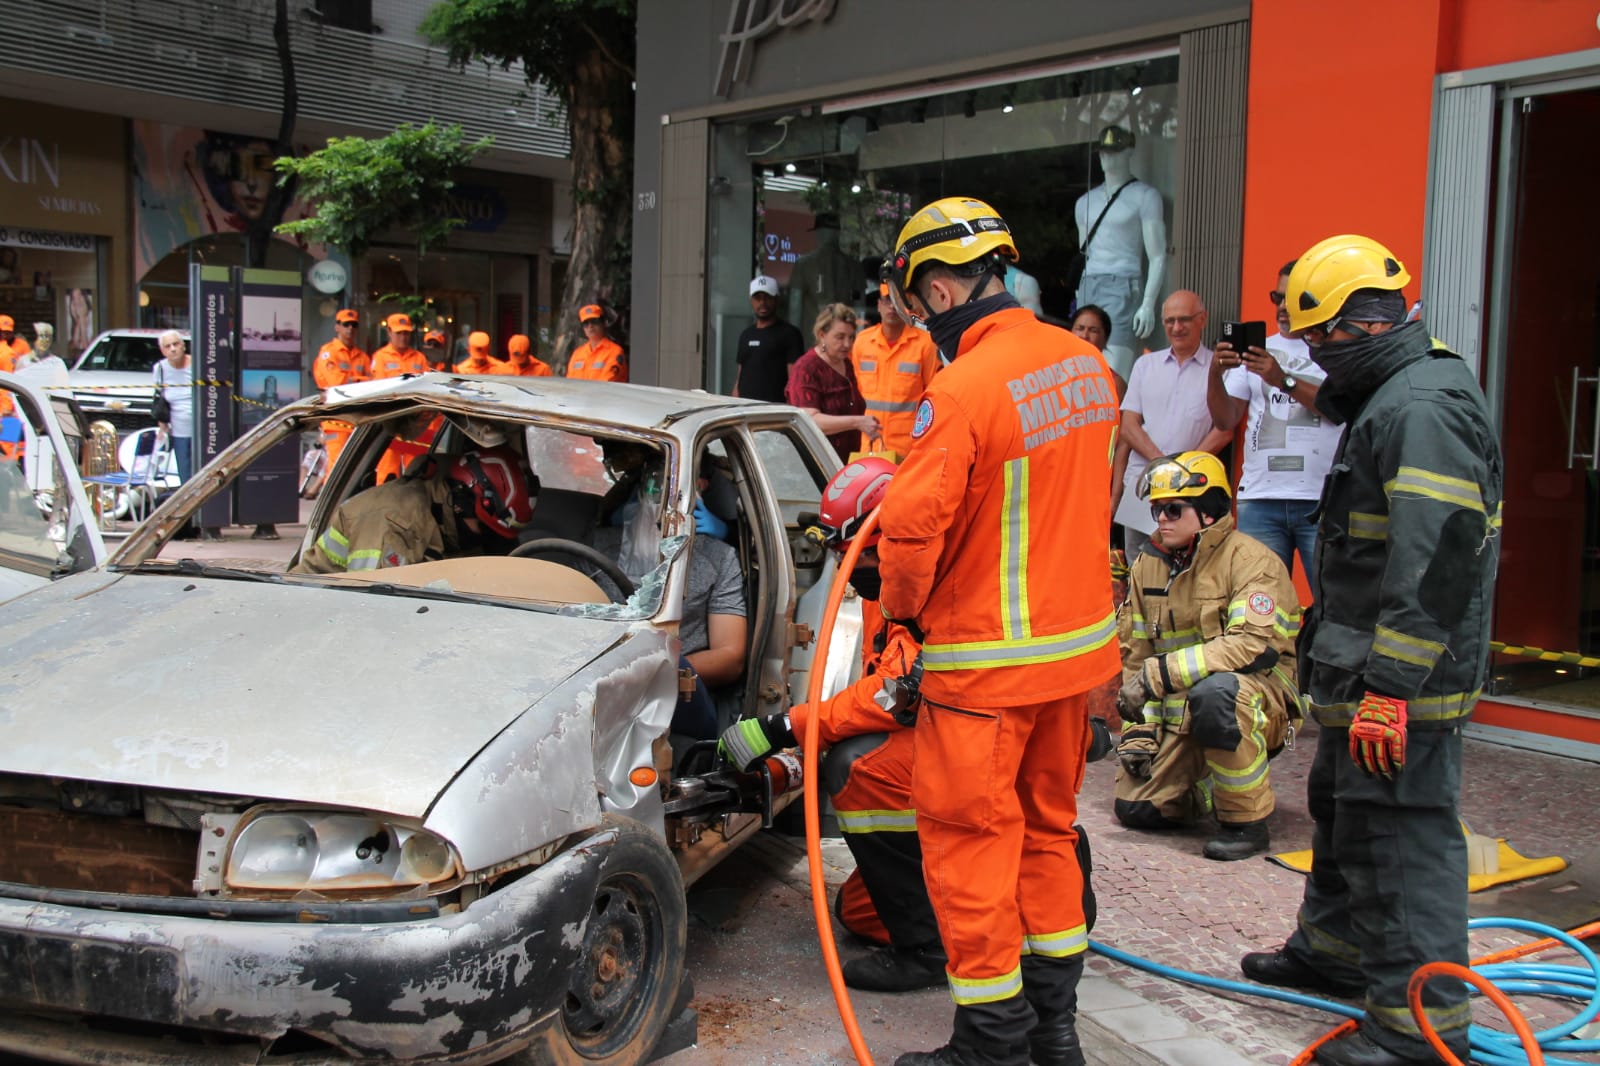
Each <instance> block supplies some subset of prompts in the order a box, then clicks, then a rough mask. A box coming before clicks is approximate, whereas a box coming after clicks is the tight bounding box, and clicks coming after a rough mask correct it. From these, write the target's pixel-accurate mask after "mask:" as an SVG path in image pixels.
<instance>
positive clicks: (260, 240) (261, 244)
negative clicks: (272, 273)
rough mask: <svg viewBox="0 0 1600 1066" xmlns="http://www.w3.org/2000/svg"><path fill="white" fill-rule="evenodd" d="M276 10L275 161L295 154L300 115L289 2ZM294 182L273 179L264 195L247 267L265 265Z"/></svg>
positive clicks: (284, 1)
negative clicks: (279, 99) (279, 101)
mask: <svg viewBox="0 0 1600 1066" xmlns="http://www.w3.org/2000/svg"><path fill="white" fill-rule="evenodd" d="M276 7H277V10H276V12H275V13H274V15H273V18H272V40H273V43H274V44H275V45H276V46H277V52H278V68H279V70H281V71H282V73H283V108H282V110H281V111H280V112H279V114H278V136H277V139H276V140H275V141H273V142H272V154H273V157H274V158H277V157H280V156H286V155H294V126H295V121H296V119H297V118H298V117H299V112H300V89H299V85H298V83H297V82H296V81H295V76H294V52H293V51H292V50H291V49H290V47H289V0H277V4H276ZM294 187H295V179H294V178H293V177H290V178H289V179H288V180H287V181H284V182H281V183H280V182H278V181H277V180H276V179H274V181H273V183H272V188H271V189H270V190H269V191H268V193H267V202H266V204H265V206H264V207H263V208H262V211H261V217H260V218H258V219H256V220H255V222H254V223H252V224H251V226H250V233H249V238H250V239H249V244H250V265H251V266H253V267H264V266H266V265H267V249H268V248H269V247H271V245H270V244H269V243H268V242H270V241H271V240H272V233H273V230H274V229H275V228H276V227H277V225H278V223H280V222H282V221H283V215H284V212H285V211H287V210H289V205H290V204H291V203H293V202H294Z"/></svg>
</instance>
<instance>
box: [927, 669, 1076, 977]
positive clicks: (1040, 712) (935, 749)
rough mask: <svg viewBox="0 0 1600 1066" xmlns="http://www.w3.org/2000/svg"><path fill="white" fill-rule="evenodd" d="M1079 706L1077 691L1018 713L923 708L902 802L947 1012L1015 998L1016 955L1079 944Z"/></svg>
mask: <svg viewBox="0 0 1600 1066" xmlns="http://www.w3.org/2000/svg"><path fill="white" fill-rule="evenodd" d="M1088 704H1089V696H1088V693H1080V694H1077V695H1074V696H1067V697H1064V698H1061V699H1055V700H1049V701H1045V702H1042V703H1037V704H1029V705H1025V706H1020V707H999V708H976V709H967V708H956V707H950V706H948V705H942V704H941V705H936V704H933V703H931V702H930V701H928V700H924V701H923V706H922V712H921V715H920V717H919V718H918V721H917V726H916V728H915V729H914V730H913V731H912V732H913V734H914V736H915V738H916V750H915V754H914V758H915V764H914V769H915V773H914V776H913V779H912V785H911V795H912V800H913V803H914V805H915V807H916V811H917V831H918V833H919V835H920V836H921V838H922V854H923V873H924V876H925V877H926V879H927V883H928V892H929V895H930V896H931V897H932V899H933V909H934V912H935V914H936V915H937V916H938V919H939V933H940V937H941V939H942V940H943V941H944V947H945V951H946V953H947V954H948V955H949V956H950V964H949V975H950V991H951V997H952V998H953V999H954V1000H955V1001H956V1003H957V1005H960V1006H970V1005H974V1004H978V1003H990V1002H994V1001H996V1000H1001V999H1007V998H1009V997H1011V996H1015V995H1017V994H1019V993H1020V992H1021V991H1022V971H1021V955H1022V953H1023V952H1024V951H1027V952H1028V953H1031V954H1035V955H1046V956H1050V957H1054V958H1066V957H1069V956H1072V955H1077V954H1080V953H1082V952H1083V951H1084V950H1085V949H1086V948H1087V947H1088V932H1087V930H1086V929H1085V927H1084V914H1083V871H1082V869H1080V868H1079V866H1078V859H1077V855H1076V852H1075V848H1076V846H1077V842H1078V835H1077V833H1076V832H1075V831H1074V830H1073V822H1074V821H1075V820H1076V819H1077V813H1078V789H1079V788H1080V787H1081V786H1082V785H1083V771H1084V756H1085V755H1086V753H1087V752H1088V746H1089V718H1088Z"/></svg>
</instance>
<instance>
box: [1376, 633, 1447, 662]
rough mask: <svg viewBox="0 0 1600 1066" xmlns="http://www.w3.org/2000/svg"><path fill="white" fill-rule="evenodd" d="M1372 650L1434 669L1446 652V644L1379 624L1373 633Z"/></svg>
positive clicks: (1378, 653) (1377, 653)
mask: <svg viewBox="0 0 1600 1066" xmlns="http://www.w3.org/2000/svg"><path fill="white" fill-rule="evenodd" d="M1372 651H1373V654H1375V655H1385V656H1388V657H1389V658H1391V659H1398V660H1400V661H1401V662H1403V663H1410V664H1411V665H1413V666H1420V667H1423V668H1424V669H1427V670H1432V669H1433V667H1434V665H1435V664H1436V663H1438V661H1439V656H1441V655H1443V654H1444V645H1443V644H1441V643H1439V642H1438V641H1436V640H1423V639H1422V638H1421V637H1413V636H1408V635H1407V634H1405V633H1401V632H1399V631H1397V630H1393V629H1390V628H1389V627H1388V626H1379V627H1378V628H1377V630H1376V631H1374V633H1373V634H1372Z"/></svg>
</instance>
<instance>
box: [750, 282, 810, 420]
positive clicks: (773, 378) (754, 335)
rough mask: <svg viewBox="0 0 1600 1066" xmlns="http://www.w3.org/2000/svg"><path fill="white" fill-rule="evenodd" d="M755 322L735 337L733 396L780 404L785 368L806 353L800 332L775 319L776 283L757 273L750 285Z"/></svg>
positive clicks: (787, 377) (787, 369) (785, 375)
mask: <svg viewBox="0 0 1600 1066" xmlns="http://www.w3.org/2000/svg"><path fill="white" fill-rule="evenodd" d="M750 307H751V309H752V310H753V311H755V315H756V320H755V322H754V323H753V324H751V325H749V326H746V327H745V328H744V332H743V333H740V334H739V376H738V378H737V379H736V380H735V381H734V385H733V394H734V395H735V396H742V397H744V398H745V399H747V400H766V401H767V402H768V403H783V402H784V400H783V390H784V386H786V385H787V384H788V383H789V368H790V367H792V366H793V365H794V361H795V360H796V359H798V358H800V353H802V352H804V351H805V350H806V342H805V339H804V338H803V337H801V335H800V331H799V330H798V329H796V328H794V327H793V326H791V325H790V324H789V323H787V322H785V321H783V320H782V319H780V318H779V317H778V282H777V279H775V278H771V277H768V276H767V275H765V274H757V275H756V278H755V280H754V281H752V282H751V283H750Z"/></svg>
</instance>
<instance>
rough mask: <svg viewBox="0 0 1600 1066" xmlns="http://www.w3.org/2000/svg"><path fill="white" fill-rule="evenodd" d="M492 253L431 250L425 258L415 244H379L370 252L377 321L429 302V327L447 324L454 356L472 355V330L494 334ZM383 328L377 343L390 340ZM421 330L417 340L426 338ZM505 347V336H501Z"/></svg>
mask: <svg viewBox="0 0 1600 1066" xmlns="http://www.w3.org/2000/svg"><path fill="white" fill-rule="evenodd" d="M494 291H495V289H494V270H493V264H492V257H491V256H488V255H484V254H481V253H477V252H428V253H427V254H425V255H423V256H422V257H421V258H420V266H419V258H418V256H417V252H416V249H414V248H406V249H401V248H379V249H375V250H373V251H372V252H370V253H368V256H367V307H366V310H368V311H369V312H370V314H369V319H370V321H371V322H373V323H377V322H380V321H382V319H383V318H384V317H385V316H387V315H390V314H394V313H395V312H397V311H406V312H409V313H411V314H416V313H417V311H418V305H419V304H423V305H425V306H426V312H425V317H426V322H425V323H419V325H421V326H423V328H425V329H430V330H432V329H437V330H442V331H443V332H444V334H445V335H446V336H447V337H449V338H450V345H451V358H452V360H454V361H456V362H460V361H461V360H462V359H465V358H466V357H467V335H468V334H470V333H471V332H472V331H473V330H483V331H485V332H487V333H489V334H490V335H491V336H493V335H494V332H495V329H496V323H495V321H494V319H493V303H492V301H491V299H490V297H491V294H492V293H493V292H494ZM385 340H386V338H385V337H384V336H383V335H382V331H378V333H377V334H376V335H374V336H373V338H372V342H373V346H374V347H377V346H379V345H382V344H383V343H384V342H385ZM421 342H422V338H421V336H420V335H419V336H417V337H415V338H413V341H412V343H414V344H419V345H420V344H421ZM496 344H497V346H498V347H499V348H502V349H503V348H504V346H505V338H500V337H497V338H496Z"/></svg>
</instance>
